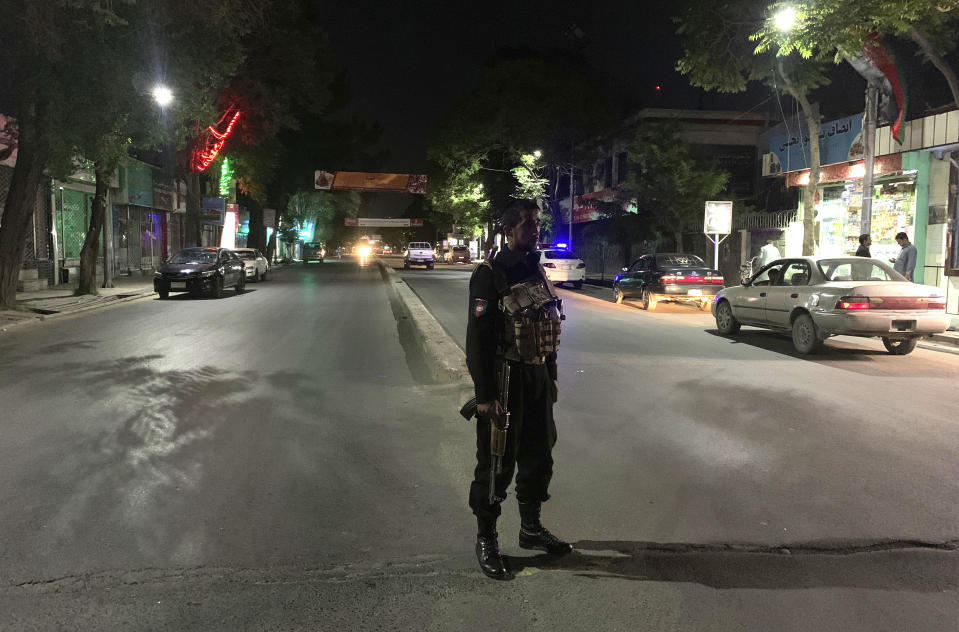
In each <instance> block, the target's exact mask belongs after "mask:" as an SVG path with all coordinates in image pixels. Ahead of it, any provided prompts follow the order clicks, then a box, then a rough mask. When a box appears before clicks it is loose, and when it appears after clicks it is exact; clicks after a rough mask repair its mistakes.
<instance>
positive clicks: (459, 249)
mask: <svg viewBox="0 0 959 632" xmlns="http://www.w3.org/2000/svg"><path fill="white" fill-rule="evenodd" d="M467 250H469V248H467V247H466V246H453V252H466V251H467Z"/></svg>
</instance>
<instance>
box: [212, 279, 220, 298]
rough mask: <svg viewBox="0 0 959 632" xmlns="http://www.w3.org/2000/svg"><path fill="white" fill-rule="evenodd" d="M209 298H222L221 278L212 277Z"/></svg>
mask: <svg viewBox="0 0 959 632" xmlns="http://www.w3.org/2000/svg"><path fill="white" fill-rule="evenodd" d="M210 296H211V297H213V298H220V297H221V296H223V277H221V276H216V277H213V285H211V286H210Z"/></svg>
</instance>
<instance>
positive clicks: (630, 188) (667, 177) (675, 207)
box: [607, 126, 729, 252]
mask: <svg viewBox="0 0 959 632" xmlns="http://www.w3.org/2000/svg"><path fill="white" fill-rule="evenodd" d="M627 152H628V154H629V159H630V163H631V165H632V166H631V169H630V170H629V173H628V175H627V177H626V180H625V182H624V183H623V184H622V185H620V190H621V196H622V198H621V199H622V200H623V201H625V200H628V199H630V198H632V197H635V198H636V200H637V201H638V206H639V213H640V215H644V216H649V217H651V218H652V219H653V221H654V223H656V224H657V225H658V226H659V228H661V229H662V230H663V231H665V232H668V233H670V234H672V235H673V237H674V239H675V241H676V250H677V252H685V251H686V244H685V242H684V238H683V236H684V235H685V234H686V233H689V232H692V231H693V230H694V229H696V228H698V227H700V226H702V222H703V212H704V208H705V206H704V203H705V202H706V200H712V199H715V198H716V195H717V194H719V193H720V192H722V191H723V190H724V189H725V188H726V184H727V182H728V181H729V174H728V173H726V172H725V171H720V170H717V169H713V168H711V167H709V166H707V165H703V164H700V163H699V162H698V161H697V160H696V158H695V156H694V154H693V151H692V150H691V149H690V146H689V145H688V144H687V143H684V142H682V140H680V139H679V138H678V136H677V135H676V133H675V132H674V131H672V130H670V129H669V128H667V127H664V126H650V127H647V128H645V129H640V130H639V131H637V133H636V134H635V135H634V136H633V138H632V139H631V140H630V142H629V143H628V145H627ZM618 206H619V208H620V209H622V208H623V206H624V204H623V203H622V202H620V203H619V205H618ZM607 215H612V216H613V217H617V218H622V216H623V215H624V213H623V212H622V211H618V212H617V213H615V214H610V213H609V212H608V211H607Z"/></svg>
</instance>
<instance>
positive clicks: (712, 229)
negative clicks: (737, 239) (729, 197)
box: [703, 201, 733, 235]
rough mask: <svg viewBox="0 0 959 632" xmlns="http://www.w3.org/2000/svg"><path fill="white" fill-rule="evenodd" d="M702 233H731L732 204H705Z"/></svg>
mask: <svg viewBox="0 0 959 632" xmlns="http://www.w3.org/2000/svg"><path fill="white" fill-rule="evenodd" d="M703 232H704V233H706V234H707V235H728V234H730V233H731V232H733V203H732V202H716V201H711V202H706V217H705V219H704V220H703Z"/></svg>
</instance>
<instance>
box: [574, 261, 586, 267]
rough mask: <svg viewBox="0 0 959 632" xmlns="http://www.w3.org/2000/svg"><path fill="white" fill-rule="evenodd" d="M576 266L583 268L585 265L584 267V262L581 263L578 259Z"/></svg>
mask: <svg viewBox="0 0 959 632" xmlns="http://www.w3.org/2000/svg"><path fill="white" fill-rule="evenodd" d="M576 267H577V268H585V267H586V264H585V263H583V262H582V261H580V262H579V263H577V264H576Z"/></svg>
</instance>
